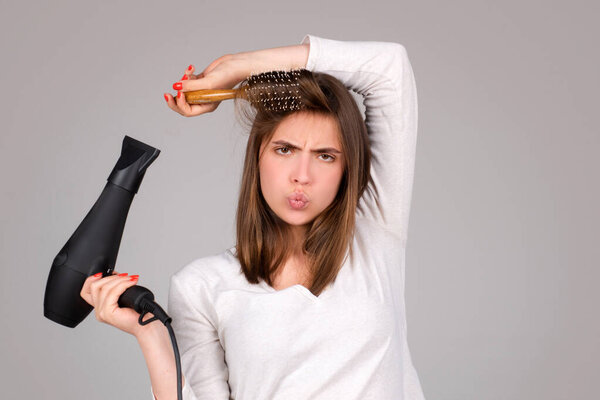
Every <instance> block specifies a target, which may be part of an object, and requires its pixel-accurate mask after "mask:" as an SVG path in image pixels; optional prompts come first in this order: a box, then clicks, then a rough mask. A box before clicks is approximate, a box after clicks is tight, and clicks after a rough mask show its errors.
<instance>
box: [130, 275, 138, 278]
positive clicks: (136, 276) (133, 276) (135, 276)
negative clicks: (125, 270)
mask: <svg viewBox="0 0 600 400" xmlns="http://www.w3.org/2000/svg"><path fill="white" fill-rule="evenodd" d="M131 277H132V278H139V277H140V276H139V275H131Z"/></svg>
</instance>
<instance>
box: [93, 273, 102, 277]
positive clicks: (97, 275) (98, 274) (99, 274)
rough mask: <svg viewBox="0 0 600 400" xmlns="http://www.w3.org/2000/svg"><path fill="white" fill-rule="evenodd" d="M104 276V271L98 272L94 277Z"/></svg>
mask: <svg viewBox="0 0 600 400" xmlns="http://www.w3.org/2000/svg"><path fill="white" fill-rule="evenodd" d="M101 276H102V272H98V273H97V274H94V278H100V277H101Z"/></svg>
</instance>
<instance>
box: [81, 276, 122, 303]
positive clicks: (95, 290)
mask: <svg viewBox="0 0 600 400" xmlns="http://www.w3.org/2000/svg"><path fill="white" fill-rule="evenodd" d="M125 275H127V274H117V275H115V274H113V275H111V276H106V277H104V278H102V279H98V280H96V281H93V282H92V283H91V284H90V291H89V293H90V297H91V299H92V305H93V306H94V307H98V302H99V300H100V299H101V297H102V294H101V292H102V289H103V288H104V287H105V286H106V285H108V284H110V283H111V282H114V281H115V280H118V279H120V278H123V277H124V276H125Z"/></svg>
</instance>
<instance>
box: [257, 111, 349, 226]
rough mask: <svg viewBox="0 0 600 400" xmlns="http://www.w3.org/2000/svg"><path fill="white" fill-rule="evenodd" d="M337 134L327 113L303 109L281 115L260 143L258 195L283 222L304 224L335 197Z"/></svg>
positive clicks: (340, 164) (340, 163)
mask: <svg viewBox="0 0 600 400" xmlns="http://www.w3.org/2000/svg"><path fill="white" fill-rule="evenodd" d="M339 136H340V133H339V131H338V127H337V124H336V121H335V119H334V118H333V117H332V116H329V115H323V114H318V113H311V112H305V111H303V112H296V113H293V114H290V115H289V116H287V117H286V118H284V119H283V120H282V121H281V122H280V123H279V125H278V126H277V129H276V130H275V132H274V133H273V137H272V138H271V139H270V140H269V141H268V142H267V141H265V143H263V144H262V145H261V149H260V158H259V163H258V165H259V173H260V188H261V190H262V194H263V197H264V198H265V200H266V201H267V204H268V205H269V207H271V210H273V212H275V214H277V216H279V218H281V219H282V220H284V221H285V222H287V223H288V224H290V225H296V226H302V225H306V224H308V223H310V222H311V221H312V220H313V219H315V217H317V216H318V215H319V214H320V213H321V212H322V211H323V210H324V209H325V208H327V206H329V204H331V202H332V201H333V199H334V198H335V195H336V194H337V191H338V188H339V185H340V182H341V180H342V175H343V171H344V157H343V154H342V152H341V150H342V147H341V144H340V139H339ZM303 196H304V197H303ZM303 200H307V201H303Z"/></svg>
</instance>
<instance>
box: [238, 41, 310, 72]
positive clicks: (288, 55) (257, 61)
mask: <svg viewBox="0 0 600 400" xmlns="http://www.w3.org/2000/svg"><path fill="white" fill-rule="evenodd" d="M309 52H310V45H309V44H298V45H291V46H284V47H275V48H270V49H263V50H256V51H246V52H241V53H236V54H234V55H233V57H234V58H235V59H236V60H237V61H239V62H240V63H241V65H244V66H245V69H246V70H245V71H244V72H245V73H246V76H248V75H251V74H258V73H261V72H266V71H275V70H285V71H288V70H292V69H300V68H306V63H307V61H308V54H309Z"/></svg>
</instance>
